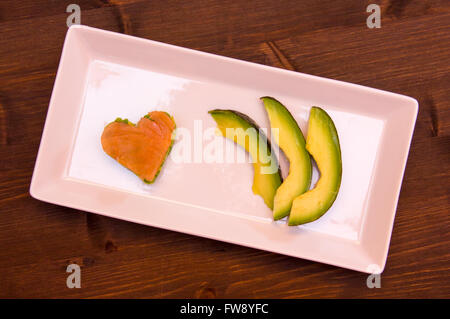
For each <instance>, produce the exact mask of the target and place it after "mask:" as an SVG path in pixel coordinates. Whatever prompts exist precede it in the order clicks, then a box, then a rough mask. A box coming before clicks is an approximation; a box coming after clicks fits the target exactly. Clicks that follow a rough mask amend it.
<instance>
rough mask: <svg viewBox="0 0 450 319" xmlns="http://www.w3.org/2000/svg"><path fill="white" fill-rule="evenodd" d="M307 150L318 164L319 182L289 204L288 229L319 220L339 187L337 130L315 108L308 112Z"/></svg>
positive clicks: (325, 114)
mask: <svg viewBox="0 0 450 319" xmlns="http://www.w3.org/2000/svg"><path fill="white" fill-rule="evenodd" d="M306 149H307V150H308V151H309V153H310V154H311V155H312V156H313V158H314V159H315V161H316V163H317V166H318V168H319V171H320V179H319V181H318V182H317V184H316V186H315V187H314V188H313V189H311V190H309V191H308V192H306V193H304V194H302V195H300V196H298V197H297V198H296V199H295V200H294V202H293V203H292V208H291V214H290V216H289V222H288V224H289V226H296V225H300V224H306V223H309V222H312V221H314V220H316V219H318V218H320V217H321V216H322V215H323V214H325V213H326V212H327V211H328V209H329V208H330V207H331V205H333V203H334V201H335V200H336V197H337V194H338V192H339V187H340V185H341V178H342V158H341V147H340V144H339V138H338V134H337V131H336V127H335V126H334V123H333V120H332V119H331V117H330V116H329V115H328V114H327V112H325V111H324V110H323V109H321V108H320V107H317V106H313V107H312V108H311V111H310V115H309V124H308V137H307V139H306Z"/></svg>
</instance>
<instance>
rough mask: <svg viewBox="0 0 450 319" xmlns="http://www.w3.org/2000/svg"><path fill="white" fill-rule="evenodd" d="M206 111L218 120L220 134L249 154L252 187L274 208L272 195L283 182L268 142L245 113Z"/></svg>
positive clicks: (254, 191)
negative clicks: (252, 169) (251, 165)
mask: <svg viewBox="0 0 450 319" xmlns="http://www.w3.org/2000/svg"><path fill="white" fill-rule="evenodd" d="M209 114H211V116H212V117H213V119H214V120H215V121H216V123H217V127H218V129H219V131H220V133H221V134H222V136H224V137H226V138H228V139H230V140H232V141H234V142H235V143H237V144H239V145H240V146H242V147H243V148H244V149H245V150H246V151H247V152H249V153H250V155H251V157H252V162H253V168H254V176H253V186H252V190H253V193H254V194H257V195H259V196H261V197H262V198H263V200H264V202H265V203H266V205H267V206H268V207H269V208H270V209H273V198H274V196H275V192H276V190H277V188H278V187H279V186H280V184H281V182H282V178H281V172H280V168H279V166H278V161H277V158H276V156H275V155H274V154H273V152H272V148H271V145H270V142H269V141H268V140H267V137H266V136H265V135H264V133H263V132H262V131H261V130H260V129H259V127H258V125H257V124H256V123H255V122H254V121H253V120H252V119H251V118H249V117H248V116H247V115H245V114H242V113H240V112H237V111H233V110H212V111H209Z"/></svg>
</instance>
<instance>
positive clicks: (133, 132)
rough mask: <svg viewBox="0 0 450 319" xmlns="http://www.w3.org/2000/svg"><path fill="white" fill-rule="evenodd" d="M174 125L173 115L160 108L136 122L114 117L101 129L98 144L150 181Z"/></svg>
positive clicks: (161, 161) (162, 158)
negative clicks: (161, 110) (100, 142)
mask: <svg viewBox="0 0 450 319" xmlns="http://www.w3.org/2000/svg"><path fill="white" fill-rule="evenodd" d="M175 127H176V125H175V121H174V120H173V117H172V116H170V115H169V114H168V113H166V112H160V111H153V112H150V113H148V114H147V115H146V116H144V117H143V118H141V119H140V120H139V122H138V123H137V125H134V124H133V123H131V122H129V121H128V120H127V119H125V120H122V119H121V118H118V119H116V120H115V121H114V122H111V123H109V124H108V125H107V126H106V127H105V129H104V130H103V134H102V138H101V141H102V147H103V150H104V151H105V153H106V154H108V155H109V156H111V157H112V158H114V159H115V160H116V161H118V162H119V163H120V164H122V165H123V166H125V167H126V168H128V169H129V170H131V171H132V172H133V173H135V174H136V175H137V176H138V177H139V178H140V179H142V180H143V181H144V182H145V183H153V182H154V181H155V179H156V177H157V176H158V173H159V171H160V170H161V167H162V165H163V164H164V161H165V159H166V157H167V155H168V154H169V152H170V149H171V147H172V143H173V139H172V133H173V132H174V130H175Z"/></svg>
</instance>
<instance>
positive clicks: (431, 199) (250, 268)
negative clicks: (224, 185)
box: [0, 0, 450, 298]
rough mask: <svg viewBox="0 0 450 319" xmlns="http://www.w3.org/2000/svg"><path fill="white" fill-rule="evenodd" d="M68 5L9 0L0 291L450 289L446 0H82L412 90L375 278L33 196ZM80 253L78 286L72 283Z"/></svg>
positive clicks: (303, 64)
mask: <svg viewBox="0 0 450 319" xmlns="http://www.w3.org/2000/svg"><path fill="white" fill-rule="evenodd" d="M70 2H71V1H44V0H40V1H34V0H20V1H19V0H6V1H5V0H3V1H1V2H0V159H1V160H0V297H62V298H73V297H88V298H97V297H101V298H105V297H106V298H107V297H114V298H116V297H119V298H122V297H133V298H134V297H138V298H142V297H145V298H148V297H151V298H165V297H187V298H196V297H217V298H228V297H250V298H267V297H274V298H304V297H312V298H315V297H331V298H335V297H345V298H347V297H349V298H357V297H394V298H397V297H424V298H431V297H447V298H448V297H450V276H449V275H448V271H449V268H450V262H449V260H450V258H449V257H450V256H449V248H450V245H449V218H448V214H449V207H450V203H449V190H450V188H449V186H450V179H449V177H450V165H449V164H450V103H449V101H450V96H449V93H448V92H449V84H450V72H449V71H450V2H449V1H447V0H435V1H433V0H410V1H409V0H398V1H397V0H354V1H351V0H327V1H316V0H294V1H285V0H277V1H269V0H259V1H231V0H199V1H196V0H193V1H172V0H169V1H166V0H152V1H144V0H132V1H125V0H102V1H100V0H97V1H95V0H77V1H75V0H74V1H72V2H75V3H77V4H79V5H80V7H81V23H82V24H85V25H90V26H94V27H98V28H102V29H107V30H113V31H117V32H123V33H127V34H131V35H135V36H138V37H143V38H148V39H153V40H157V41H162V42H167V43H171V44H175V45H179V46H184V47H189V48H193V49H198V50H202V51H206V52H212V53H217V54H220V55H225V56H230V57H234V58H238V59H243V60H247V61H252V62H257V63H262V64H267V65H272V66H276V67H280V68H286V69H292V70H296V71H300V72H304V73H309V74H314V75H318V76H323V77H328V78H333V79H338V80H342V81H348V82H353V83H358V84H361V85H366V86H370V87H374V88H379V89H383V90H388V91H393V92H397V93H401V94H405V95H409V96H412V97H414V98H416V99H417V100H418V101H419V105H420V110H419V115H418V120H417V125H416V129H415V132H414V138H413V142H412V146H411V151H410V155H409V159H408V164H407V167H406V172H405V177H404V181H403V187H402V191H401V196H400V201H399V205H398V210H397V215H396V219H395V225H394V230H393V234H392V241H391V246H390V251H389V257H388V261H387V266H386V269H385V271H384V272H383V274H382V276H381V285H382V287H381V288H380V289H377V288H374V289H369V288H367V286H366V278H367V275H365V274H362V273H357V272H354V271H350V270H346V269H340V268H337V267H333V266H328V265H324V264H319V263H315V262H311V261H307V260H300V259H295V258H290V257H286V256H282V255H277V254H273V253H269V252H264V251H259V250H255V249H250V248H245V247H240V246H236V245H231V244H226V243H222V242H218V241H213V240H208V239H203V238H197V237H193V236H189V235H185V234H180V233H176V232H171V231H165V230H161V229H157V228H152V227H146V226H141V225H136V224H132V223H128V222H124V221H119V220H114V219H110V218H106V217H101V216H98V215H94V214H88V213H85V212H82V211H75V210H73V209H69V208H65V207H59V206H55V205H50V204H46V203H43V202H40V201H37V200H35V199H33V198H31V197H30V195H29V192H28V189H29V184H30V179H31V175H32V171H33V166H34V161H35V158H36V154H37V150H38V147H39V141H40V138H41V133H42V129H43V126H44V121H45V117H46V112H47V106H48V103H49V98H50V95H51V92H52V87H53V83H54V80H55V73H56V70H57V66H58V62H59V57H60V54H61V48H62V44H63V40H64V36H65V33H66V31H67V26H66V18H67V17H68V15H69V14H68V13H66V6H67V5H68V4H69V3H70ZM369 3H378V4H380V5H381V28H379V29H376V28H375V29H369V28H368V27H367V25H366V18H367V17H368V16H369V13H367V12H366V7H367V5H368V4H369ZM70 263H77V264H78V265H80V266H81V273H82V279H81V284H82V288H81V289H68V288H67V287H66V278H67V275H68V274H67V273H66V267H67V265H68V264H70Z"/></svg>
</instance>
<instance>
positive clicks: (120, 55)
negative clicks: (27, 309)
mask: <svg viewBox="0 0 450 319" xmlns="http://www.w3.org/2000/svg"><path fill="white" fill-rule="evenodd" d="M266 95H269V96H273V97H275V98H277V99H279V100H280V101H282V102H283V103H284V104H285V105H286V106H287V107H288V108H289V110H290V111H291V113H292V114H293V116H294V117H295V118H296V120H297V121H298V122H299V125H300V127H301V128H302V130H303V132H304V133H305V135H306V134H307V132H306V129H307V125H306V124H307V119H308V115H309V108H310V107H311V106H312V105H318V106H321V107H322V108H324V109H325V110H326V111H327V112H328V113H329V114H330V116H331V117H332V118H333V120H334V122H335V124H336V127H337V131H338V134H339V138H340V142H341V148H342V162H343V176H342V184H341V189H340V192H339V195H338V198H337V200H336V202H335V203H334V205H333V206H332V208H331V209H330V210H329V211H328V212H327V213H326V214H325V215H324V216H323V217H322V218H320V219H319V220H317V221H315V222H313V223H310V224H307V225H303V226H298V227H288V226H287V225H286V223H285V221H278V222H274V221H273V220H272V218H271V211H270V210H269V209H268V208H267V207H266V206H265V205H264V203H263V200H262V199H261V198H260V197H259V196H256V195H254V194H253V193H252V191H251V184H252V174H253V168H252V165H250V164H248V163H241V164H236V163H235V164H233V163H205V161H204V158H202V156H198V155H197V156H196V155H195V154H198V152H199V149H198V148H199V147H200V148H201V147H206V145H207V144H208V143H211V141H213V140H214V139H223V138H222V137H219V136H209V137H208V138H209V139H210V140H205V141H203V143H197V145H196V146H195V145H194V146H193V154H192V157H191V159H192V161H191V163H187V162H186V161H184V162H180V161H179V160H176V157H175V158H172V156H171V157H169V158H168V160H167V161H166V163H165V164H164V167H163V169H162V172H161V174H160V176H159V177H158V178H157V180H156V182H155V183H154V184H152V185H146V184H144V183H143V182H141V181H140V180H139V179H138V178H137V177H136V176H135V175H134V174H133V173H131V172H129V171H128V170H127V169H125V168H123V167H122V166H120V165H119V164H118V163H116V162H115V161H114V160H112V159H111V158H110V157H109V156H107V155H106V154H105V153H104V152H103V150H102V148H101V144H100V136H101V133H102V131H103V128H104V126H105V125H106V124H107V123H108V122H111V121H113V120H114V119H115V118H116V117H122V118H128V119H130V120H131V121H133V122H137V121H138V120H139V119H140V118H141V117H142V116H143V115H145V114H146V113H147V112H149V111H151V110H156V109H157V110H165V111H168V112H169V113H170V114H172V115H173V116H174V118H175V120H176V122H177V127H179V128H183V129H184V130H185V131H187V132H191V133H192V137H194V134H196V133H195V132H194V131H198V132H202V130H203V131H204V130H206V129H208V128H209V129H211V128H213V127H215V122H214V121H213V120H212V118H211V117H210V115H209V114H208V113H207V112H208V110H210V109H213V108H225V109H230V108H231V109H236V110H239V111H241V112H243V113H246V114H247V115H249V116H250V117H251V118H253V119H254V120H255V121H256V122H257V123H258V124H260V126H261V127H263V128H267V127H270V126H269V123H268V119H267V116H266V114H265V111H264V108H263V106H262V104H261V102H260V100H259V97H261V96H266ZM417 111H418V104H417V101H416V100H414V99H412V98H410V97H406V96H402V95H398V94H394V93H389V92H384V91H380V90H376V89H371V88H367V87H362V86H359V85H354V84H349V83H343V82H339V81H335V80H329V79H324V78H320V77H315V76H311V75H306V74H301V73H297V72H291V71H286V70H282V69H278V68H272V67H268V66H263V65H259V64H254V63H249V62H244V61H239V60H235V59H230V58H226V57H221V56H217V55H212V54H207V53H203V52H198V51H194V50H189V49H185V48H180V47H176V46H172V45H168V44H163V43H158V42H154V41H150V40H144V39H140V38H135V37H131V36H126V35H122V34H118V33H113V32H109V31H103V30H98V29H94V28H90V27H86V26H72V27H71V28H70V29H69V31H68V33H67V36H66V40H65V43H64V48H63V52H62V57H61V61H60V65H59V69H58V73H57V77H56V81H55V86H54V89H53V94H52V97H51V101H50V106H49V110H48V114H47V119H46V123H45V128H44V132H43V135H42V141H41V145H40V148H39V153H38V157H37V160H36V165H35V169H34V173H33V178H32V183H31V188H30V193H31V195H32V196H33V197H34V198H37V199H40V200H43V201H46V202H50V203H54V204H59V205H64V206H68V207H73V208H76V209H80V210H85V211H88V212H93V213H97V214H102V215H105V216H109V217H114V218H120V219H123V220H127V221H131V222H136V223H140V224H145V225H149V226H154V227H160V228H164V229H170V230H174V231H179V232H184V233H188V234H192V235H197V236H202V237H207V238H212V239H217V240H222V241H226V242H230V243H235V244H239V245H244V246H248V247H253V248H258V249H264V250H268V251H272V252H276V253H281V254H286V255H290V256H294V257H299V258H305V259H310V260H314V261H318V262H323V263H327V264H332V265H336V266H340V267H345V268H350V269H354V270H358V271H362V272H372V271H373V269H376V268H378V269H379V270H380V271H381V270H382V269H383V268H384V265H385V262H386V257H387V252H388V247H389V241H390V237H391V231H392V225H393V221H394V216H395V211H396V206H397V201H398V196H399V191H400V187H401V182H402V177H403V172H404V168H405V164H406V159H407V155H408V151H409V145H410V141H411V137H412V133H413V129H414V124H415V120H416V115H417ZM193 140H194V139H193ZM192 143H194V142H192ZM225 143H231V142H228V141H227V142H225ZM182 144H183V143H181V142H180V141H179V142H177V143H175V146H174V148H173V150H172V153H173V155H176V154H181V153H180V152H181V146H180V145H182ZM186 145H187V144H183V147H185V146H186ZM191 145H192V144H191ZM228 146H229V145H228ZM233 147H235V146H233ZM194 150H195V151H196V153H195V151H194ZM177 152H178V153H177ZM236 152H244V151H243V150H242V149H240V148H236ZM172 153H171V155H172ZM183 154H185V153H183ZM200 154H202V153H200ZM185 159H186V158H185ZM280 161H281V166H282V169H283V171H284V173H285V172H286V169H287V167H286V166H287V163H286V161H285V160H284V159H283V158H281V159H280ZM317 174H318V173H317V171H315V173H314V179H315V180H316V179H317ZM180 249H182V248H180Z"/></svg>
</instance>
